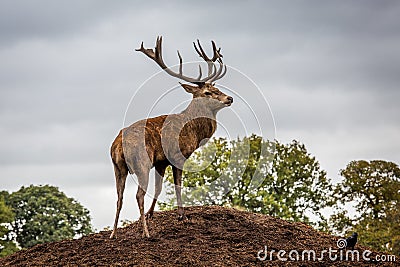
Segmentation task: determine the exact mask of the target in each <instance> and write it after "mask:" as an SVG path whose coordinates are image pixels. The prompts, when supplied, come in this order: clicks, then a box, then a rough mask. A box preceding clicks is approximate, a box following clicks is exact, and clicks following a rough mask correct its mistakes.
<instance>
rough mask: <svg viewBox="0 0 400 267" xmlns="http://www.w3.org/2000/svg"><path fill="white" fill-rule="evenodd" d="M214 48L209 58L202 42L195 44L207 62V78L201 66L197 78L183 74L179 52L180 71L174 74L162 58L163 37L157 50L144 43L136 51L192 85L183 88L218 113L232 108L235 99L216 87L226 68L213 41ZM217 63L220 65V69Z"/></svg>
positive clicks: (156, 47) (199, 53)
mask: <svg viewBox="0 0 400 267" xmlns="http://www.w3.org/2000/svg"><path fill="white" fill-rule="evenodd" d="M211 44H212V48H213V56H212V58H209V57H208V56H207V54H206V53H205V52H204V50H203V48H202V46H201V44H200V41H199V40H197V44H196V43H195V42H193V45H194V49H195V50H196V52H197V54H198V55H199V56H200V57H201V58H202V59H203V60H204V61H206V62H207V67H208V74H207V77H204V78H203V77H202V76H203V73H202V69H201V66H200V65H199V76H198V77H196V78H193V77H189V76H186V75H184V74H183V60H182V57H181V54H180V53H179V50H178V51H177V53H178V57H179V71H178V72H174V71H173V70H171V69H170V68H169V67H168V66H167V65H166V64H165V63H164V60H163V58H162V37H161V36H159V37H157V41H156V46H155V49H154V50H153V49H147V48H144V46H143V42H142V44H141V46H140V48H138V49H136V51H139V52H142V53H144V54H145V55H146V56H148V57H149V58H151V59H152V60H154V61H155V62H156V63H157V64H158V65H159V66H160V67H161V68H162V69H163V70H164V71H165V72H166V73H168V74H169V75H171V76H173V77H176V78H179V79H181V80H184V81H186V82H188V83H191V84H193V85H191V84H182V83H181V85H182V87H183V88H184V89H185V90H186V92H188V93H190V94H192V95H193V100H197V102H201V103H207V105H206V106H207V107H208V108H210V109H212V110H213V111H218V110H220V109H221V108H223V107H227V106H230V105H231V104H232V102H233V98H232V97H231V96H228V95H226V94H224V93H222V92H221V91H220V90H219V89H218V88H216V87H215V83H214V82H215V81H216V80H218V79H221V78H222V77H223V76H224V75H225V74H226V66H225V65H224V63H223V61H222V54H221V48H218V49H217V46H216V45H215V42H214V41H211ZM215 63H218V67H217V66H216V64H215Z"/></svg>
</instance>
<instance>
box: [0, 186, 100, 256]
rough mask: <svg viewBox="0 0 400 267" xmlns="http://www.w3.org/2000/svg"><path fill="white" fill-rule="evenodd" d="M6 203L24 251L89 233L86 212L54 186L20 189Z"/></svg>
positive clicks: (17, 237)
mask: <svg viewBox="0 0 400 267" xmlns="http://www.w3.org/2000/svg"><path fill="white" fill-rule="evenodd" d="M6 203H7V204H8V205H9V206H10V207H11V208H12V210H13V212H14V213H15V220H14V222H13V223H12V224H11V226H12V230H13V232H14V233H15V235H16V241H17V242H18V244H19V245H20V246H21V247H23V248H27V247H31V246H33V245H36V244H40V243H45V242H51V241H58V240H62V239H70V238H74V237H78V236H81V235H85V234H89V233H91V232H92V226H91V223H90V216H89V211H88V210H87V209H86V208H84V207H83V206H82V205H81V204H80V203H79V202H77V201H76V200H74V199H73V198H69V197H67V196H66V195H65V194H64V193H63V192H61V191H59V189H58V188H57V187H54V186H50V185H43V186H34V185H31V186H29V187H21V189H20V190H18V191H17V192H14V193H12V194H10V195H9V196H8V197H7V198H6Z"/></svg>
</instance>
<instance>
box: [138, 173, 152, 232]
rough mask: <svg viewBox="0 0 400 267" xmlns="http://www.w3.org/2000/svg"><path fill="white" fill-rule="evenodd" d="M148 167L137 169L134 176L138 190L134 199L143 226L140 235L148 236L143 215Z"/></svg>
mask: <svg viewBox="0 0 400 267" xmlns="http://www.w3.org/2000/svg"><path fill="white" fill-rule="evenodd" d="M149 171H150V170H149V169H148V170H142V171H137V172H136V176H137V178H138V182H139V184H138V191H137V193H136V200H137V203H138V206H139V211H140V221H141V222H142V226H143V234H142V237H150V235H149V230H148V229H147V223H146V216H145V215H144V196H145V195H146V191H147V185H148V183H149Z"/></svg>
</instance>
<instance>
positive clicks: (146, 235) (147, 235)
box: [142, 232, 150, 238]
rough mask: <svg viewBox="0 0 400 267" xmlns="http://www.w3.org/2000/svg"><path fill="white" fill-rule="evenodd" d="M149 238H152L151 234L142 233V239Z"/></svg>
mask: <svg viewBox="0 0 400 267" xmlns="http://www.w3.org/2000/svg"><path fill="white" fill-rule="evenodd" d="M145 237H146V238H149V237H150V235H149V232H143V233H142V238H145Z"/></svg>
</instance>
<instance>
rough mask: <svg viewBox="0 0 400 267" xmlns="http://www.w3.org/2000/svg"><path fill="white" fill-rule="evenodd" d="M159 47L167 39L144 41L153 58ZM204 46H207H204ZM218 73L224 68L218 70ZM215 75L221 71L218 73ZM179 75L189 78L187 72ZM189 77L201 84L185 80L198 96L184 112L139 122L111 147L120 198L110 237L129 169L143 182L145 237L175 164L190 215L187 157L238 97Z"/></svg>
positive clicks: (178, 185)
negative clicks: (151, 188) (147, 202)
mask: <svg viewBox="0 0 400 267" xmlns="http://www.w3.org/2000/svg"><path fill="white" fill-rule="evenodd" d="M158 47H159V50H158V51H159V53H160V57H161V52H160V50H161V39H157V45H156V52H155V53H154V52H153V51H152V50H151V49H144V48H143V45H142V47H141V49H142V50H140V51H142V52H143V53H145V54H146V55H148V56H149V57H151V58H153V57H154V58H157V48H158ZM200 48H201V47H200ZM213 48H214V53H219V50H218V51H217V50H216V48H215V45H214V43H213ZM196 50H197V49H196ZM201 51H203V50H202V49H201ZM203 52H204V51H203ZM151 53H153V54H151ZM199 54H200V53H199ZM200 56H201V55H200ZM220 57H221V56H220V54H217V59H220ZM207 59H208V58H207ZM220 64H221V62H220ZM159 65H160V64H159ZM221 65H222V64H221ZM221 68H222V66H221ZM215 73H218V72H217V71H214V74H215ZM180 74H181V69H180ZM209 74H210V70H209ZM211 74H212V73H211ZM219 75H221V71H219ZM209 76H210V75H209ZM215 77H220V76H218V75H217V76H215ZM179 78H182V79H184V80H187V79H189V78H187V77H185V76H184V77H179ZM189 82H192V83H195V84H196V85H197V86H192V85H188V84H182V87H183V88H184V89H185V90H186V91H187V92H188V93H191V94H192V95H193V99H192V101H191V103H190V104H189V106H188V107H187V108H186V109H185V110H184V111H182V112H181V113H179V114H171V115H162V116H158V117H154V118H149V119H145V120H140V121H138V122H135V123H134V124H132V125H130V126H129V127H126V128H124V129H122V130H121V131H120V133H119V134H118V136H117V137H116V139H115V140H114V142H113V144H112V146H111V158H112V162H113V165H114V171H115V178H116V187H117V194H118V201H117V211H116V216H115V221H114V228H113V231H112V233H111V236H110V238H113V237H115V236H116V230H117V225H118V218H119V213H120V210H121V207H122V199H123V192H124V188H125V182H126V177H127V175H128V172H129V173H131V174H133V173H134V174H136V176H137V178H138V183H139V187H138V192H137V194H136V199H137V202H138V206H139V210H140V220H141V222H142V225H143V236H146V237H149V232H148V229H147V223H146V217H147V218H151V217H152V215H153V211H154V207H155V204H156V202H157V198H158V196H159V194H160V193H161V188H162V179H163V176H164V173H165V169H166V167H168V166H169V165H171V166H172V172H173V176H174V184H175V191H176V196H177V202H178V203H177V204H178V218H179V219H184V210H183V206H182V200H181V185H182V169H183V165H184V163H185V161H186V159H187V158H189V157H190V155H191V154H192V153H193V152H194V151H195V150H196V149H197V148H199V147H200V146H201V145H203V144H204V143H205V142H206V141H207V140H208V139H209V138H210V137H211V136H212V135H213V134H214V132H215V130H216V127H217V123H216V114H217V112H218V111H219V110H220V109H222V108H223V107H226V106H230V105H231V104H232V102H233V99H232V97H230V96H227V95H225V94H223V93H222V92H221V91H219V90H218V89H217V88H215V87H214V85H213V84H211V83H209V82H203V81H201V82H196V81H193V80H190V81H189ZM153 167H154V168H155V170H156V171H155V193H154V199H153V202H152V205H151V207H150V209H149V211H148V212H147V213H146V215H145V214H144V196H145V194H146V191H147V186H148V182H149V172H150V169H151V168H153Z"/></svg>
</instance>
